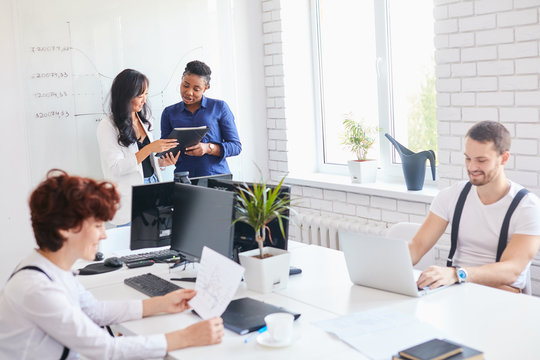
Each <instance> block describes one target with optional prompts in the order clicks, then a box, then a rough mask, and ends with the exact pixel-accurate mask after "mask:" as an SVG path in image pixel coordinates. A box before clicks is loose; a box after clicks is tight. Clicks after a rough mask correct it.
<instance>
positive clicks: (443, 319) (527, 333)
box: [80, 245, 540, 360]
mask: <svg viewBox="0 0 540 360" xmlns="http://www.w3.org/2000/svg"><path fill="white" fill-rule="evenodd" d="M290 251H291V265H294V266H298V267H300V268H302V274H300V275H295V276H293V277H291V278H290V280H289V284H288V287H287V289H284V290H281V291H278V292H274V293H271V294H266V295H264V294H260V293H256V292H251V291H249V290H247V289H246V287H245V284H242V285H241V286H240V287H239V289H238V292H237V294H236V297H237V298H238V297H244V296H250V297H253V298H256V299H259V300H263V301H265V302H269V303H272V304H275V305H278V306H283V307H286V308H288V309H291V310H293V311H298V312H300V313H302V316H301V317H300V319H299V320H298V321H296V323H295V333H296V336H297V339H296V340H295V342H294V343H293V344H292V345H291V346H289V347H286V348H281V349H275V348H267V347H263V346H261V345H259V344H257V342H256V341H255V340H253V341H251V342H250V343H248V344H245V343H244V341H243V340H244V339H245V337H246V336H240V335H237V334H235V333H233V332H231V331H226V335H225V337H224V340H223V343H222V344H219V345H213V346H206V347H198V348H190V349H183V350H178V351H174V352H171V353H170V354H169V358H171V359H200V358H203V357H212V358H220V359H224V358H233V357H234V359H253V358H260V359H276V358H278V357H279V358H284V359H293V358H294V359H298V358H309V359H328V358H340V359H343V358H355V359H365V357H363V356H362V354H360V353H359V352H357V351H356V350H353V349H352V348H351V347H349V346H348V345H346V344H345V343H343V342H342V341H340V340H339V339H337V338H336V337H335V336H333V335H330V334H328V333H326V332H325V331H323V330H321V329H320V328H318V327H317V326H315V325H313V324H312V323H313V322H316V321H319V320H325V319H331V318H334V317H336V316H338V315H345V314H351V313H355V312H359V311H363V310H368V309H373V308H378V307H383V306H387V307H390V308H392V309H393V310H396V311H400V312H404V313H407V314H412V315H414V316H415V317H416V318H417V319H418V320H420V321H424V322H427V323H429V324H431V325H432V326H434V327H435V328H437V329H439V330H440V331H442V332H443V333H444V334H446V335H447V337H448V338H449V339H451V340H454V341H457V342H461V343H463V344H466V345H468V346H471V347H474V348H477V349H480V350H482V351H483V352H484V354H485V357H486V359H490V360H491V359H536V358H538V354H539V353H540V342H539V341H538V338H539V337H540V326H539V321H540V299H538V298H535V297H531V296H527V295H521V294H512V293H507V292H504V291H501V290H496V289H492V288H489V287H484V286H480V285H476V284H462V285H455V286H451V287H449V288H447V289H445V290H442V291H440V292H436V293H433V294H429V295H426V296H424V297H421V298H411V297H408V296H404V295H399V294H394V293H389V292H385V291H380V290H376V289H370V288H366V287H361V286H356V285H353V284H352V283H351V282H350V280H349V277H348V273H347V269H346V266H345V260H344V257H343V253H341V252H340V251H336V250H331V249H327V248H322V247H319V246H315V245H309V246H292V247H291V249H290ZM195 271H196V269H195V268H192V269H190V268H189V267H188V269H187V272H188V273H184V272H182V270H181V269H178V268H177V269H173V270H169V269H168V266H167V265H165V264H155V265H153V266H151V267H146V268H138V269H129V270H128V269H125V268H124V269H122V270H119V271H114V272H111V273H107V274H101V275H93V276H87V277H80V280H81V282H82V283H83V285H85V286H86V287H87V288H88V289H89V290H90V291H91V292H92V293H93V294H94V295H95V296H96V297H97V298H98V299H101V300H109V299H111V300H112V299H133V298H141V299H142V298H145V297H146V296H145V295H143V294H141V293H139V292H137V291H136V290H133V289H131V288H130V287H128V286H126V285H123V283H122V282H123V279H124V278H125V277H130V276H135V275H137V274H140V273H145V272H153V273H155V274H156V275H159V276H161V277H163V278H165V279H170V278H171V277H179V276H189V275H193V273H194V272H195ZM119 284H121V285H120V286H119ZM178 284H179V285H180V286H183V287H188V288H189V287H193V286H194V284H193V283H185V282H184V283H181V282H178ZM198 320H199V319H198V318H197V317H196V316H195V315H193V314H192V313H190V312H185V313H182V314H175V315H163V316H154V317H150V318H145V319H142V320H137V321H130V322H126V323H123V324H121V329H122V331H124V332H125V333H126V334H151V333H157V332H167V331H171V330H176V329H180V328H183V327H186V326H188V325H190V324H192V323H194V322H196V321H198Z"/></svg>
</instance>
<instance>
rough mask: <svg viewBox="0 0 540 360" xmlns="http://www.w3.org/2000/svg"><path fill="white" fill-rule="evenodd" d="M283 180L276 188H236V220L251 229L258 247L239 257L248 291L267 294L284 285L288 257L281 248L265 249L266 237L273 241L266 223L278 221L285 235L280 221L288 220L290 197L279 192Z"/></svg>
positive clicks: (261, 185)
mask: <svg viewBox="0 0 540 360" xmlns="http://www.w3.org/2000/svg"><path fill="white" fill-rule="evenodd" d="M284 180H285V177H283V178H282V179H281V181H280V182H279V184H277V185H275V186H269V185H267V183H266V181H264V179H263V180H262V181H261V182H260V183H254V184H251V185H247V184H243V185H241V186H240V187H238V189H237V196H236V206H235V207H236V219H235V222H238V221H241V222H244V223H246V224H248V225H250V226H251V227H252V228H253V231H254V232H255V241H257V244H258V248H257V249H254V250H249V251H244V252H242V253H240V254H238V257H239V259H240V264H241V265H242V266H243V267H244V268H245V269H246V271H245V273H244V277H245V280H246V283H247V286H248V288H249V289H251V290H255V291H259V292H263V293H266V292H270V291H272V290H277V289H282V288H285V287H286V286H287V281H288V278H289V262H290V254H289V252H288V251H286V250H283V249H277V248H273V247H264V246H263V244H264V241H265V239H266V234H267V233H268V235H269V240H270V242H272V234H270V230H269V228H268V226H267V224H268V223H269V222H270V221H272V220H274V219H277V221H278V222H279V225H280V229H281V233H282V234H283V236H285V232H284V227H283V220H285V219H288V216H289V211H290V210H291V198H290V195H289V194H288V193H286V192H282V191H281V190H282V185H283V181H284Z"/></svg>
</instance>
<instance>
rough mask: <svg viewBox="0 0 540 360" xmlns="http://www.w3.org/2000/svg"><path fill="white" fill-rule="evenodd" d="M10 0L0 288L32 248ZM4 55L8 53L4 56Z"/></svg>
mask: <svg viewBox="0 0 540 360" xmlns="http://www.w3.org/2000/svg"><path fill="white" fill-rule="evenodd" d="M12 4H13V3H12V1H1V2H0V37H1V38H2V47H3V51H2V54H3V55H2V56H0V69H1V70H0V71H1V72H2V79H3V85H2V87H1V88H0V108H1V109H2V118H3V119H2V120H1V121H0V124H1V125H0V127H1V129H2V130H1V131H2V140H1V141H0V154H2V169H3V171H2V180H1V181H0V199H1V204H2V205H1V211H0V229H1V235H0V249H1V250H0V288H2V287H3V285H4V282H5V281H6V279H7V277H8V276H9V274H10V273H11V271H12V270H13V268H15V266H16V265H17V263H18V261H19V260H20V259H21V258H22V257H23V256H24V255H25V254H26V253H27V252H28V251H29V250H30V249H31V248H32V246H33V244H34V241H33V239H32V235H31V231H30V222H29V212H28V210H27V209H28V206H27V200H28V195H29V191H30V159H29V154H28V144H27V141H26V126H25V119H24V116H23V114H24V104H23V101H22V98H23V97H22V87H21V82H20V81H19V72H20V68H19V66H18V58H17V56H16V55H15V54H17V53H18V50H17V41H16V38H15V32H14V28H15V25H14V23H13V18H14V16H13V7H12ZM6 55H7V56H6Z"/></svg>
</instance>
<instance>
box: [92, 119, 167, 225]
mask: <svg viewBox="0 0 540 360" xmlns="http://www.w3.org/2000/svg"><path fill="white" fill-rule="evenodd" d="M139 121H140V119H139ZM141 125H142V127H143V129H144V131H145V132H146V136H148V139H149V140H150V142H152V141H153V140H154V139H153V137H152V133H151V132H150V131H149V130H148V128H147V126H146V125H145V124H143V123H142V122H141ZM118 134H119V132H118V128H117V127H116V126H115V125H114V121H113V119H112V117H111V116H107V117H106V118H104V119H102V120H101V121H100V122H99V124H98V128H97V140H98V145H99V155H100V159H101V170H102V171H103V176H104V179H106V180H108V181H111V182H113V183H114V184H115V185H116V186H117V190H118V192H119V194H120V208H119V209H118V211H117V212H116V215H115V216H114V219H112V220H111V223H112V224H114V225H124V224H126V223H128V222H129V221H130V220H131V187H132V186H133V185H142V184H144V175H143V168H142V163H140V164H137V157H136V155H135V154H136V153H137V152H138V151H139V148H138V146H137V143H133V144H131V145H129V146H127V147H126V146H123V145H120V144H119V143H118ZM150 163H151V164H152V167H153V168H154V174H155V175H156V176H157V178H158V180H159V181H162V178H161V170H160V167H159V163H158V160H157V159H156V157H155V156H154V154H152V155H150Z"/></svg>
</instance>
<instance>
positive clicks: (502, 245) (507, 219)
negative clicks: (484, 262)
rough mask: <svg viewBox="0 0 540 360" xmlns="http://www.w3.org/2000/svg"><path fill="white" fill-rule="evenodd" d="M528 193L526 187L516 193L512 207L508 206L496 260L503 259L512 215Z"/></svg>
mask: <svg viewBox="0 0 540 360" xmlns="http://www.w3.org/2000/svg"><path fill="white" fill-rule="evenodd" d="M528 193H529V190H527V189H525V188H523V189H521V190H519V192H518V193H517V194H516V196H515V197H514V199H513V200H512V203H511V204H510V207H509V208H508V211H507V212H506V215H505V216H504V220H503V224H502V227H501V233H500V234H499V245H497V258H496V260H495V261H497V262H499V261H500V260H501V256H502V253H503V251H504V249H505V248H506V244H507V243H508V227H509V226H510V218H511V217H512V214H513V213H514V210H516V208H517V206H518V205H519V203H520V201H521V199H523V197H524V196H525V195H527V194H528Z"/></svg>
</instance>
